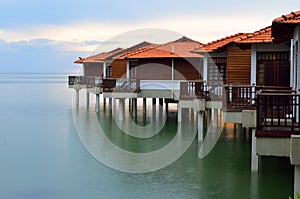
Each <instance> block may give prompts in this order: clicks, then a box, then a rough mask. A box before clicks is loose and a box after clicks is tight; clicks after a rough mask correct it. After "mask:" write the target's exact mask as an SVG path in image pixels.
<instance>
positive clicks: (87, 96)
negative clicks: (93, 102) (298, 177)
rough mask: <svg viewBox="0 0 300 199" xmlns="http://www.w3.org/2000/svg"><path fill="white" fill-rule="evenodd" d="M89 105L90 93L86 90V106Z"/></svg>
mask: <svg viewBox="0 0 300 199" xmlns="http://www.w3.org/2000/svg"><path fill="white" fill-rule="evenodd" d="M89 106H90V93H89V92H86V107H87V108H88V107H89Z"/></svg>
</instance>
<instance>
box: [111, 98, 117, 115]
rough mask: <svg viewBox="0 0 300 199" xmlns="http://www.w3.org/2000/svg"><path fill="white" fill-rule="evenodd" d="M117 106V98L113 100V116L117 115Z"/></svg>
mask: <svg viewBox="0 0 300 199" xmlns="http://www.w3.org/2000/svg"><path fill="white" fill-rule="evenodd" d="M116 106H117V100H116V98H113V99H112V112H113V115H115V114H116Z"/></svg>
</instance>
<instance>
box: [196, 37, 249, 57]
mask: <svg viewBox="0 0 300 199" xmlns="http://www.w3.org/2000/svg"><path fill="white" fill-rule="evenodd" d="M246 37H247V33H237V34H234V35H231V36H228V37H224V38H222V39H218V40H215V41H212V42H209V43H207V44H205V45H204V46H203V47H201V48H198V49H194V50H193V52H196V53H204V52H208V53H209V52H216V51H218V50H220V49H222V48H224V47H225V46H227V45H228V44H230V43H232V42H234V41H236V40H240V39H243V38H246Z"/></svg>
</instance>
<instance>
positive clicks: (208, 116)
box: [207, 109, 212, 126]
mask: <svg viewBox="0 0 300 199" xmlns="http://www.w3.org/2000/svg"><path fill="white" fill-rule="evenodd" d="M211 112H212V111H211V109H207V126H209V125H211V115H212V114H211Z"/></svg>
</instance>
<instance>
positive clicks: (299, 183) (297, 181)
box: [294, 165, 300, 198]
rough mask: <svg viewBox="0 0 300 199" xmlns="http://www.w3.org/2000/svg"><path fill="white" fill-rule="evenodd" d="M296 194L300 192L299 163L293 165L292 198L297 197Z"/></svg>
mask: <svg viewBox="0 0 300 199" xmlns="http://www.w3.org/2000/svg"><path fill="white" fill-rule="evenodd" d="M297 194H300V165H295V172H294V198H297Z"/></svg>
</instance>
